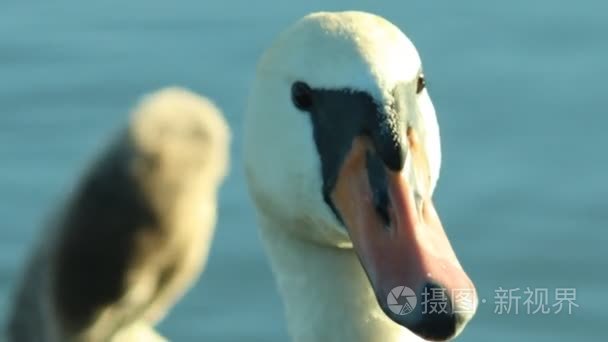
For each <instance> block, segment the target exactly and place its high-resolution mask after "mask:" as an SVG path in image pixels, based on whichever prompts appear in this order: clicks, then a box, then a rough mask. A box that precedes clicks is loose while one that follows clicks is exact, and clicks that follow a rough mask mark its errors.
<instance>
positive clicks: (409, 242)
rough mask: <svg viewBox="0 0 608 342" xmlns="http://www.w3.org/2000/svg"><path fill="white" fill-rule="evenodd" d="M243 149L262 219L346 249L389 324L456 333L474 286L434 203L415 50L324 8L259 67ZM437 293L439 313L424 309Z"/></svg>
mask: <svg viewBox="0 0 608 342" xmlns="http://www.w3.org/2000/svg"><path fill="white" fill-rule="evenodd" d="M244 149H245V152H244V153H245V167H246V172H247V177H248V183H249V188H250V192H251V194H252V197H253V198H254V201H255V203H256V206H257V208H258V211H259V212H261V213H262V215H264V216H271V217H272V218H273V219H274V220H278V221H279V222H280V224H279V225H278V226H279V227H282V229H286V230H292V231H291V232H290V233H294V234H298V236H300V237H302V238H306V239H310V240H313V241H315V242H318V243H322V244H325V245H330V246H333V247H338V248H350V247H352V248H354V250H355V252H356V254H357V256H358V258H359V260H360V262H361V265H362V267H363V268H364V270H365V272H366V274H367V276H368V279H369V281H370V285H371V287H372V288H373V291H374V293H375V295H376V298H377V300H378V304H379V305H380V307H381V308H382V309H383V311H384V312H385V313H386V314H387V316H389V317H390V318H391V319H392V320H393V321H395V322H396V323H398V324H400V325H402V326H404V327H406V328H408V329H410V330H411V331H412V332H414V333H416V334H418V335H419V336H421V337H423V338H426V339H429V340H437V341H441V340H447V339H450V338H453V337H454V336H456V335H457V334H458V333H459V332H460V331H461V330H462V328H463V327H464V325H465V324H466V322H467V321H468V320H469V319H470V318H471V317H472V315H473V313H474V311H475V308H476V305H477V299H476V295H475V289H474V286H473V284H472V282H471V280H470V279H469V278H468V276H467V275H466V273H465V272H464V271H463V269H462V267H461V266H460V264H459V262H458V260H457V258H456V255H455V253H454V252H453V250H452V247H451V245H450V243H449V241H448V238H447V236H446V234H445V232H444V230H443V227H442V224H441V222H440V220H439V217H438V215H437V213H436V211H435V208H434V206H433V202H432V199H431V197H432V193H433V190H434V188H435V184H436V182H437V178H438V176H439V168H440V162H441V151H440V141H439V129H438V124H437V120H436V116H435V110H434V108H433V105H432V103H431V100H430V98H429V94H428V92H427V89H426V87H425V82H424V76H423V72H422V66H421V60H420V57H419V55H418V52H417V50H416V48H415V47H414V45H413V44H412V43H411V42H410V40H409V39H408V38H407V37H406V36H405V35H404V34H403V33H402V32H401V31H400V30H399V29H398V28H397V27H395V26H394V25H393V24H391V23H390V22H388V21H386V20H385V19H383V18H380V17H378V16H375V15H372V14H368V13H362V12H339V13H327V12H323V13H314V14H311V15H308V16H306V17H304V18H303V19H301V20H300V21H298V22H297V23H296V24H294V25H293V26H292V27H291V28H289V29H288V30H287V31H285V32H284V33H283V34H282V35H280V36H279V38H278V39H277V40H276V42H275V43H274V44H273V45H272V46H271V47H270V48H269V49H268V50H267V51H266V52H265V53H264V54H263V56H262V57H261V60H260V62H259V64H258V69H257V73H256V78H255V81H254V84H253V87H252V91H251V96H250V99H249V104H248V110H247V114H246V119H245V146H244ZM293 222H299V223H304V224H293ZM290 223H291V224H290ZM404 287H407V288H409V289H411V290H412V291H413V292H414V293H415V294H416V296H417V299H418V303H419V305H417V306H416V307H415V308H411V310H409V311H411V312H406V311H408V310H406V311H399V310H395V308H396V307H399V306H400V305H401V304H402V303H401V301H402V300H403V299H404V297H401V299H399V297H400V295H401V293H402V290H403V289H404ZM395 291H396V292H395ZM457 291H460V292H457ZM437 293H441V294H443V295H445V298H444V299H445V301H446V302H447V303H446V304H447V305H446V306H445V307H446V310H441V311H442V312H431V311H432V310H427V309H428V307H427V308H425V307H424V306H423V305H421V304H422V303H421V302H422V301H423V299H424V298H427V299H428V298H432V297H428V296H429V295H433V294H437ZM458 293H467V294H468V295H469V296H470V297H469V298H470V300H471V303H464V304H463V303H460V302H458V301H457V300H456V298H454V297H453V296H454V294H458ZM395 294H396V296H395ZM391 298H393V299H395V298H396V299H397V302H394V301H393V299H391ZM468 304H470V306H467V305H468ZM462 305H464V306H467V307H462ZM465 309H469V310H465ZM404 310H405V309H404Z"/></svg>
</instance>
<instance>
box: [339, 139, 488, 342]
mask: <svg viewBox="0 0 608 342" xmlns="http://www.w3.org/2000/svg"><path fill="white" fill-rule="evenodd" d="M408 143H409V144H408V146H409V147H408V148H409V150H408V153H409V154H410V155H409V156H408V157H409V158H412V160H411V165H412V167H413V168H414V172H415V174H416V176H418V178H417V180H418V181H417V182H416V183H418V185H420V184H422V185H423V186H424V187H426V188H427V189H428V186H429V178H430V177H429V172H428V163H427V160H426V158H425V154H424V152H423V149H422V148H421V146H420V144H419V142H418V140H417V138H416V135H415V133H414V132H413V130H411V129H410V130H408ZM370 152H371V153H374V152H373V147H372V144H371V143H370V142H369V140H368V139H366V138H363V137H357V138H355V140H354V142H353V144H352V146H351V149H350V151H349V152H348V153H347V155H346V157H345V159H344V162H343V164H342V166H341V168H340V171H339V174H338V179H337V181H336V184H335V187H334V189H333V192H332V193H331V200H332V202H333V204H334V206H335V208H336V210H337V211H338V212H339V214H340V217H341V219H342V220H343V223H344V224H345V226H346V227H347V230H348V233H349V235H350V238H351V240H352V242H353V245H354V248H355V251H356V253H357V255H358V257H359V259H360V262H361V264H362V265H363V268H364V269H365V271H366V273H367V275H368V277H369V280H370V282H371V285H372V287H373V289H374V292H375V294H376V297H377V300H378V303H379V304H380V306H381V308H382V309H383V310H384V312H385V313H386V314H387V315H388V316H389V317H390V318H391V319H392V320H394V321H395V322H397V323H399V324H401V325H402V326H405V327H406V328H408V329H410V330H411V331H413V332H414V333H416V334H418V335H419V336H421V337H423V338H426V339H429V340H436V341H443V340H447V339H450V338H452V337H454V336H455V335H457V334H458V332H459V331H460V330H461V329H462V328H463V327H464V324H465V323H466V321H467V320H468V319H469V318H470V317H471V316H472V315H473V313H474V311H475V308H476V306H477V297H476V294H475V287H474V285H473V283H472V282H471V280H470V279H469V277H468V276H467V274H466V273H465V272H464V270H463V269H462V267H461V266H460V263H459V262H458V259H457V258H456V254H455V253H454V250H453V249H452V246H451V245H450V242H449V240H448V237H447V235H446V234H445V231H444V229H443V226H442V224H441V221H440V220H439V216H438V215H437V212H436V211H435V207H434V205H433V202H432V200H431V198H430V193H428V192H429V191H427V192H426V193H425V194H422V195H418V196H419V198H418V201H417V200H416V198H415V196H414V187H415V185H413V184H410V182H408V180H407V179H406V178H405V175H404V174H403V173H401V172H394V171H391V170H389V169H388V168H386V167H384V166H382V168H383V169H384V172H385V175H384V176H385V179H386V185H385V186H386V189H385V192H386V193H387V194H388V204H387V213H388V216H387V217H386V218H384V219H383V218H382V215H380V214H379V213H378V211H377V209H376V207H377V206H376V204H375V203H374V189H372V185H371V184H370V181H369V169H368V166H367V158H369V157H368V156H369V153H370ZM406 288H408V289H411V291H412V292H413V293H410V292H407V291H404V289H406ZM408 293H410V294H412V295H415V298H412V296H409V295H408ZM462 293H468V295H467V296H466V298H465V299H467V301H464V300H463V301H462V302H458V299H461V300H462V298H463V296H462ZM432 296H435V297H437V298H433V297H432ZM434 299H435V300H434ZM441 301H444V302H445V303H441ZM466 310H468V311H469V312H467V311H466Z"/></svg>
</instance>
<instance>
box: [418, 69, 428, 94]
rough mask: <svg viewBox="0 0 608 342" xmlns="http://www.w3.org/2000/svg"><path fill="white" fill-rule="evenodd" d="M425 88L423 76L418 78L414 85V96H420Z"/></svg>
mask: <svg viewBox="0 0 608 342" xmlns="http://www.w3.org/2000/svg"><path fill="white" fill-rule="evenodd" d="M425 87H426V81H425V80H424V75H422V74H421V75H420V76H418V84H417V85H416V94H420V92H421V91H422V90H424V88H425Z"/></svg>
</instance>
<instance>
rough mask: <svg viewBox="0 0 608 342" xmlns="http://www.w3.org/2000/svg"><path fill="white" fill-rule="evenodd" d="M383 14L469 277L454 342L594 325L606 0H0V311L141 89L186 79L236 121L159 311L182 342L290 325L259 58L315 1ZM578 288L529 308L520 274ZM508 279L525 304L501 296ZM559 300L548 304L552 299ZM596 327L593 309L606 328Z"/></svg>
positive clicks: (273, 331)
mask: <svg viewBox="0 0 608 342" xmlns="http://www.w3.org/2000/svg"><path fill="white" fill-rule="evenodd" d="M344 9H358V10H365V11H371V12H374V13H377V14H380V15H382V16H384V17H386V18H388V19H389V20H390V21H392V22H393V23H395V24H396V25H397V26H399V27H400V28H401V29H402V30H404V31H405V32H406V33H407V34H408V36H409V37H410V38H411V39H412V40H413V41H414V43H415V44H416V46H417V47H418V49H419V51H420V54H421V56H422V59H423V62H424V65H425V74H426V77H427V80H428V83H429V89H430V93H431V96H432V98H433V100H434V103H435V106H436V109H437V112H438V116H439V122H440V126H441V131H442V138H443V153H444V159H443V160H444V163H443V169H442V176H441V179H440V182H439V186H438V190H437V192H436V194H435V201H436V204H437V206H438V211H439V213H440V214H441V215H442V219H443V223H444V226H445V228H446V230H447V231H448V234H449V235H450V237H451V238H452V241H453V245H454V248H455V250H456V251H457V252H458V254H459V257H460V260H461V262H462V264H463V265H464V266H465V268H466V269H467V271H468V272H469V275H470V276H471V277H472V279H474V281H475V282H476V284H477V289H478V292H479V295H480V298H482V299H486V303H480V308H479V311H478V314H477V316H476V318H475V319H474V320H473V321H472V323H471V324H470V325H469V326H468V328H467V329H466V330H465V332H464V333H463V334H462V335H461V337H460V339H459V340H460V341H555V340H559V341H570V340H574V339H577V338H579V337H583V338H586V339H587V340H602V337H603V338H605V337H606V336H607V333H606V331H605V322H606V319H607V318H608V317H607V315H606V305H608V296H607V294H606V292H605V291H606V289H607V288H608V286H607V285H608V274H607V271H606V270H607V269H608V267H607V266H608V265H607V264H608V257H607V253H606V250H607V248H606V246H605V244H606V241H607V240H608V227H607V223H608V213H607V211H606V209H608V208H606V205H608V201H606V199H605V198H606V195H607V194H608V182H606V181H605V180H604V177H605V176H606V175H607V171H608V153H606V151H605V148H606V147H608V145H607V141H606V134H605V133H604V130H605V129H606V126H607V124H608V119H607V117H608V112H607V111H606V95H605V94H604V92H605V91H606V77H607V76H608V63H607V61H608V39H606V33H607V32H608V21H607V20H606V11H607V10H608V5H606V3H605V2H603V1H600V0H595V1H592V0H583V1H577V2H574V1H569V2H557V1H549V0H536V1H524V0H514V1H508V2H507V1H504V2H490V1H482V0H468V1H467V0H461V1H407V0H395V1H371V0H369V1H338V0H333V1H326V0H325V1H321V0H309V1H303V2H295V3H288V2H280V1H274V2H272V1H257V2H255V3H254V2H251V1H235V0H223V1H194V0H190V1H174V2H169V1H151V0H148V1H142V0H131V1H115V0H112V1H103V2H102V1H97V2H88V3H83V2H80V1H74V0H70V1H58V2H47V3H40V2H37V3H36V4H34V3H32V2H25V1H15V0H3V1H2V2H0V217H1V218H2V221H1V223H0V319H2V318H4V315H5V310H6V307H7V303H8V301H9V300H10V290H11V289H12V286H13V284H14V282H15V281H16V280H17V279H18V278H17V277H18V275H19V272H20V268H21V266H22V263H23V261H24V257H25V256H26V255H27V253H28V252H29V250H30V243H31V242H32V241H34V239H35V238H36V237H37V234H38V231H39V230H40V229H41V227H42V226H43V225H44V222H45V221H46V220H47V218H48V217H49V216H50V215H51V214H52V213H53V211H54V210H57V208H58V207H57V205H58V204H59V203H61V201H62V200H63V199H64V198H65V196H66V192H67V190H68V189H70V188H71V186H72V184H73V183H74V182H75V179H76V178H77V177H78V176H79V175H80V173H81V171H82V170H83V168H84V167H85V166H86V163H87V162H88V161H89V160H91V159H92V158H93V157H94V156H95V154H96V153H97V151H98V149H99V147H100V146H102V145H103V144H104V143H105V142H106V141H107V140H108V138H109V137H110V136H111V135H112V134H113V133H114V132H115V131H116V129H117V128H118V127H120V126H121V125H122V124H124V123H125V122H126V120H127V114H128V112H129V110H130V108H131V107H132V106H133V105H134V103H135V102H136V101H137V100H138V98H139V96H140V95H142V94H144V93H146V92H149V91H153V90H155V89H157V88H160V87H163V86H167V85H182V86H186V87H189V88H191V89H192V90H194V91H196V92H198V93H201V94H204V95H206V96H208V97H210V98H211V99H213V100H214V101H215V102H216V103H217V104H218V105H219V106H220V107H221V108H222V109H223V110H224V112H225V114H226V116H227V118H228V120H229V122H230V124H231V127H232V130H233V135H234V138H233V149H232V152H233V160H232V172H231V175H230V177H229V179H228V181H227V182H226V183H225V185H224V187H223V189H222V193H221V213H220V214H221V215H220V222H219V226H218V229H217V233H216V239H215V245H214V246H213V249H212V253H211V258H210V260H209V264H208V267H207V270H206V272H205V273H204V275H203V276H202V278H201V280H200V281H199V282H198V283H197V285H196V286H195V288H194V289H193V290H192V291H191V292H190V293H189V294H188V295H187V296H186V297H185V298H184V300H182V301H181V302H180V303H179V305H177V306H176V307H175V309H174V310H173V312H172V314H171V315H169V317H168V318H167V319H166V320H165V321H164V322H163V323H162V324H161V326H160V331H161V332H162V333H163V334H164V335H166V336H167V337H169V338H170V339H172V340H174V341H202V340H205V341H237V340H243V339H247V340H249V341H285V340H287V332H286V328H285V325H286V322H285V319H284V317H283V311H282V304H281V301H280V299H279V297H278V294H277V291H276V288H275V285H274V281H273V278H272V275H271V273H270V270H269V267H268V265H267V262H266V259H265V256H264V253H263V250H262V248H261V245H260V243H259V241H258V237H257V230H256V227H255V220H254V212H253V208H252V205H251V203H250V201H249V198H248V196H247V193H246V187H245V183H244V177H243V172H242V163H241V151H242V148H241V143H242V139H241V132H242V129H241V121H242V114H243V111H244V106H245V99H246V97H247V91H248V86H249V84H250V82H251V80H252V77H253V71H254V67H255V64H256V60H257V58H258V56H259V55H260V54H261V52H262V51H263V50H264V48H265V47H267V46H268V45H269V44H270V42H271V41H272V40H273V39H274V37H275V36H276V35H277V34H278V33H279V32H280V31H281V30H283V29H284V28H285V27H287V26H288V25H289V24H290V23H292V22H293V21H295V20H296V19H298V18H299V17H301V16H303V15H305V14H307V13H308V12H312V11H318V10H344ZM527 287H529V288H531V289H535V288H541V289H542V288H546V289H548V291H549V295H550V297H549V304H552V303H553V302H554V291H555V289H558V288H572V289H576V304H577V305H579V307H575V308H574V310H573V312H572V314H568V313H567V312H562V313H560V314H554V313H553V312H552V313H551V314H540V313H537V314H535V315H533V314H527V313H526V308H525V306H523V303H522V302H523V301H524V299H525V297H526V296H525V295H524V293H523V291H524V290H525V289H526V288H527ZM499 288H503V289H515V288H519V289H520V293H519V295H521V296H522V299H521V300H520V303H519V314H517V315H516V314H515V313H514V311H513V310H512V311H511V312H510V313H509V314H503V315H499V314H498V313H495V309H496V305H495V301H496V300H495V297H496V290H497V289H499ZM553 311H555V310H553ZM602 325H604V326H602Z"/></svg>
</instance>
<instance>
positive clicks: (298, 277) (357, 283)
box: [260, 218, 420, 341]
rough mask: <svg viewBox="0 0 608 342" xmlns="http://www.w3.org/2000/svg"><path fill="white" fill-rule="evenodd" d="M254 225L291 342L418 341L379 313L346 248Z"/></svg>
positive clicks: (269, 224) (266, 222)
mask: <svg viewBox="0 0 608 342" xmlns="http://www.w3.org/2000/svg"><path fill="white" fill-rule="evenodd" d="M260 226H261V235H262V239H263V240H264V242H265V244H266V250H267V253H268V255H269V257H270V260H271V263H272V267H273V271H274V273H275V276H276V278H277V281H278V285H279V290H280V292H281V294H282V296H283V300H284V302H285V309H286V315H287V320H288V325H289V332H290V334H291V335H292V337H293V339H294V341H406V340H407V341H411V340H415V341H420V340H419V339H417V338H416V336H415V335H413V334H412V333H410V332H409V331H408V330H406V329H405V328H402V327H400V326H399V325H397V324H395V323H393V322H392V321H390V320H389V319H388V318H387V317H386V315H385V314H384V313H383V312H382V310H381V309H380V307H379V305H378V303H377V301H376V299H375V296H374V294H373V292H372V289H371V286H370V285H369V281H368V279H367V277H366V275H365V273H364V271H363V269H362V267H361V265H360V263H359V261H358V259H357V256H356V255H355V253H354V252H353V250H352V249H340V248H332V247H327V246H322V245H320V244H317V243H315V242H312V241H307V240H303V239H301V238H298V236H297V235H295V234H293V233H290V232H289V229H282V228H285V227H280V226H278V225H277V223H276V222H274V223H273V222H272V221H270V220H267V219H265V218H261V221H260ZM300 228H302V227H300Z"/></svg>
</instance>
